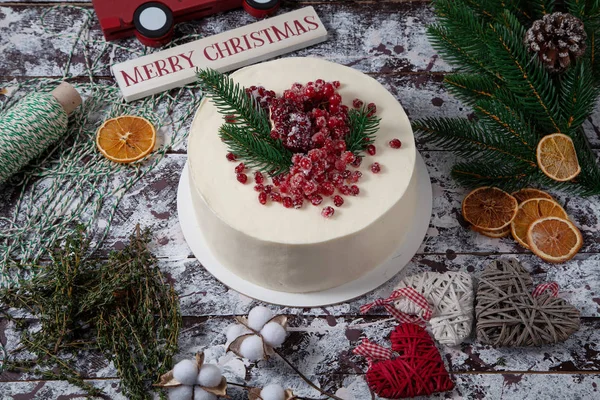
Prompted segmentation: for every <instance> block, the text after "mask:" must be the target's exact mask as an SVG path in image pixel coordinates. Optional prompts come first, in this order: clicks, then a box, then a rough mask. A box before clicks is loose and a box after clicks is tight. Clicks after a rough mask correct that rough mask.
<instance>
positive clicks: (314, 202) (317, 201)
mask: <svg viewBox="0 0 600 400" xmlns="http://www.w3.org/2000/svg"><path fill="white" fill-rule="evenodd" d="M310 202H311V203H312V205H313V206H318V205H319V204H321V203H322V202H323V197H321V196H319V195H318V194H315V195H314V196H312V197H311V198H310Z"/></svg>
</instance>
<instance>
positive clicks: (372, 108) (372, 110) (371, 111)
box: [367, 103, 377, 117]
mask: <svg viewBox="0 0 600 400" xmlns="http://www.w3.org/2000/svg"><path fill="white" fill-rule="evenodd" d="M367 110H368V111H369V113H368V114H367V116H369V117H372V116H373V115H375V113H376V112H377V106H376V105H375V103H369V105H368V106H367Z"/></svg>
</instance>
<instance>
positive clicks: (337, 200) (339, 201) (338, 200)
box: [333, 194, 344, 207]
mask: <svg viewBox="0 0 600 400" xmlns="http://www.w3.org/2000/svg"><path fill="white" fill-rule="evenodd" d="M333 204H334V205H335V206H336V207H341V206H343V205H344V199H343V198H342V196H338V195H337V194H336V195H335V196H333Z"/></svg>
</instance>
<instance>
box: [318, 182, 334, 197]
mask: <svg viewBox="0 0 600 400" xmlns="http://www.w3.org/2000/svg"><path fill="white" fill-rule="evenodd" d="M333 193H335V186H334V185H333V183H331V182H324V183H323V185H321V194H322V195H323V196H327V197H329V196H331V195H332V194H333Z"/></svg>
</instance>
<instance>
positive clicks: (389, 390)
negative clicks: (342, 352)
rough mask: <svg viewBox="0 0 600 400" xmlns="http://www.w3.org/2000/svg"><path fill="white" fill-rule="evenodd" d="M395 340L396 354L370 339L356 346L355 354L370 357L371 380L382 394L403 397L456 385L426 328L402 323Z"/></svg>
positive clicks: (397, 328) (373, 385) (392, 336)
mask: <svg viewBox="0 0 600 400" xmlns="http://www.w3.org/2000/svg"><path fill="white" fill-rule="evenodd" d="M391 341H392V350H393V351H394V352H395V353H396V354H394V353H393V352H392V351H391V350H389V349H386V348H385V347H382V346H379V345H377V344H374V343H370V342H369V341H368V340H366V339H364V340H363V343H362V344H361V345H360V346H358V347H357V348H356V349H354V353H355V354H359V355H362V356H365V357H367V359H368V361H369V370H368V371H367V375H366V379H367V383H368V385H369V388H370V389H371V390H372V391H373V392H375V393H376V394H377V395H378V396H381V397H385V398H388V399H400V398H406V397H415V396H427V395H431V394H433V393H436V392H445V391H448V390H452V389H453V388H454V382H452V380H451V379H450V375H449V374H448V371H446V368H445V367H444V362H443V361H442V356H441V355H440V353H439V351H438V349H437V347H435V343H434V342H433V339H432V338H431V336H429V334H428V333H427V331H425V329H423V328H422V327H420V326H418V325H415V324H410V323H406V324H401V325H398V326H397V327H396V329H395V330H394V331H393V332H392V335H391Z"/></svg>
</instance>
